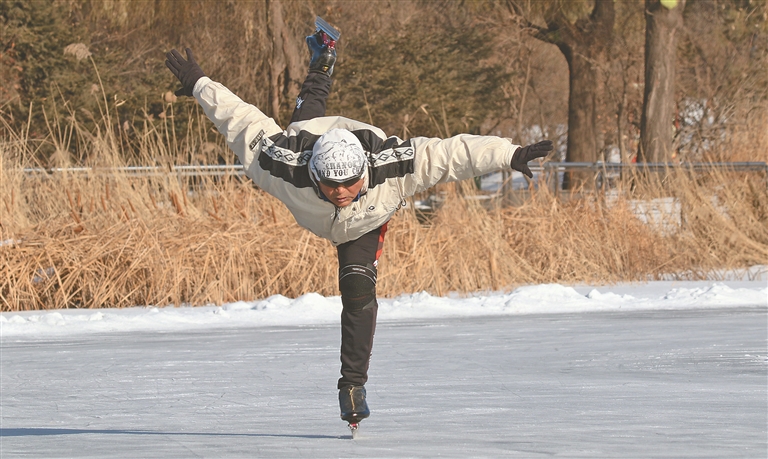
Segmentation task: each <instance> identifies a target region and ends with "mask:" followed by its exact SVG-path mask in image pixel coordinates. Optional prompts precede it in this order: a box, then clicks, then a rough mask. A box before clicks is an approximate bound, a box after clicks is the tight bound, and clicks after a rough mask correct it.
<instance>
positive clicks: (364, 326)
mask: <svg viewBox="0 0 768 459" xmlns="http://www.w3.org/2000/svg"><path fill="white" fill-rule="evenodd" d="M330 89H331V78H330V77H329V76H327V75H325V74H322V73H310V74H309V75H307V78H306V80H304V84H303V85H302V86H301V92H300V93H299V97H298V98H297V99H296V108H295V109H294V112H293V116H292V117H291V122H292V123H293V122H296V121H306V120H309V119H312V118H316V117H320V116H325V109H326V100H327V99H328V94H329V92H330ZM386 231H387V225H386V224H384V225H383V226H382V227H380V228H377V229H375V230H373V231H371V232H369V233H367V234H364V235H363V236H361V237H360V238H358V239H356V240H354V241H349V242H347V243H344V244H341V245H340V246H338V247H337V254H338V257H339V290H341V299H342V303H343V304H344V308H343V309H342V311H341V378H340V379H339V383H338V387H339V389H341V388H342V387H344V386H349V385H363V384H365V382H366V381H367V380H368V366H369V363H370V360H371V350H372V349H373V335H374V332H375V331H376V313H377V311H378V307H379V305H378V303H377V301H376V275H377V264H378V259H379V255H381V249H382V246H383V244H384V234H385V233H386Z"/></svg>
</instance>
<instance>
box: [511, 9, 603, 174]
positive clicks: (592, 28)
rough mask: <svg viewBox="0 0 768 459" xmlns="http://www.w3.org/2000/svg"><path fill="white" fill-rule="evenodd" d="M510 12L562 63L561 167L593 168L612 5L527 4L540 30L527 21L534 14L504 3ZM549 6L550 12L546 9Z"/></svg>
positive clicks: (596, 148) (596, 149)
mask: <svg viewBox="0 0 768 459" xmlns="http://www.w3.org/2000/svg"><path fill="white" fill-rule="evenodd" d="M508 5H509V6H510V8H511V9H512V10H513V11H514V12H515V13H516V14H518V15H519V16H520V17H521V18H523V23H524V26H526V27H528V28H529V29H530V30H531V31H532V32H533V36H534V37H536V38H538V39H539V40H542V41H545V42H548V43H552V44H554V45H556V46H557V47H558V49H560V51H561V52H562V53H563V55H564V56H565V60H566V61H567V62H568V70H569V83H570V89H569V97H568V150H567V153H566V157H565V158H566V161H571V162H581V161H585V162H593V161H595V160H596V159H597V155H598V151H599V146H598V138H599V135H598V130H597V111H598V99H599V98H598V93H599V91H600V88H599V87H598V82H599V81H600V79H599V78H598V65H597V63H599V62H600V61H601V60H602V59H603V58H604V53H605V50H606V49H607V47H608V45H609V44H610V43H611V40H612V37H613V25H614V20H615V11H614V4H613V0H595V1H594V4H593V5H592V6H591V9H590V8H589V2H549V3H533V5H535V6H538V7H539V8H543V9H542V10H540V11H538V14H540V15H541V17H542V18H543V20H544V22H545V23H546V27H542V26H538V25H536V24H535V23H534V22H533V21H531V20H529V19H527V18H529V17H531V16H532V15H533V14H534V13H535V12H534V11H533V10H532V9H531V7H524V6H523V5H521V3H519V2H517V1H513V0H510V1H509V3H508ZM553 5H554V8H552V6H553ZM585 179H586V177H581V176H580V175H579V176H577V175H576V174H570V175H569V176H567V177H566V180H565V182H564V183H563V186H564V187H565V188H574V187H578V186H580V185H581V184H582V183H583V181H584V180H585Z"/></svg>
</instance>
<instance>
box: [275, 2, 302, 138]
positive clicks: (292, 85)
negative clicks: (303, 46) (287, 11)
mask: <svg viewBox="0 0 768 459" xmlns="http://www.w3.org/2000/svg"><path fill="white" fill-rule="evenodd" d="M283 16H284V15H283V4H282V2H281V1H280V0H267V36H268V37H269V43H270V47H271V52H270V56H269V111H270V113H268V115H269V116H271V117H272V118H274V119H275V121H276V122H277V123H278V124H281V120H280V118H281V117H280V105H281V103H282V101H283V100H285V99H286V98H288V99H289V100H293V99H294V98H295V97H296V96H297V95H298V94H299V89H300V88H301V82H302V80H303V76H304V74H305V73H306V69H304V68H303V67H302V65H301V58H300V57H299V47H298V46H297V39H296V37H293V36H292V35H291V33H290V31H289V30H288V28H287V27H286V24H285V21H284V20H283Z"/></svg>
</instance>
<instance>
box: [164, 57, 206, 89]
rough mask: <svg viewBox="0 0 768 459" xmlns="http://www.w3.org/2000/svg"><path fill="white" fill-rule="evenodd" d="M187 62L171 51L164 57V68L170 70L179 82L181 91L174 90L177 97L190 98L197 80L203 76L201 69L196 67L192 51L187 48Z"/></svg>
mask: <svg viewBox="0 0 768 459" xmlns="http://www.w3.org/2000/svg"><path fill="white" fill-rule="evenodd" d="M186 51H187V60H184V58H183V57H181V54H180V53H179V52H178V51H176V50H175V49H172V50H171V52H169V53H167V54H166V55H165V66H166V67H168V68H169V69H171V72H173V74H174V75H175V76H176V78H178V79H179V81H181V89H178V90H176V92H175V93H174V94H176V95H177V96H192V89H194V88H195V83H197V80H199V79H200V78H202V77H204V76H205V73H203V69H201V68H200V66H199V65H197V61H195V55H194V54H192V50H191V49H189V48H187V49H186Z"/></svg>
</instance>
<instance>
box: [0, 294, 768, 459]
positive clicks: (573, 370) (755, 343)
mask: <svg viewBox="0 0 768 459" xmlns="http://www.w3.org/2000/svg"><path fill="white" fill-rule="evenodd" d="M767 318H768V315H767V312H766V308H765V305H764V304H756V305H755V306H753V307H750V306H746V307H727V308H706V309H696V308H692V309H684V310H639V311H607V312H605V311H604V312H600V311H598V312H578V313H550V314H523V315H502V316H492V317H489V316H467V317H453V318H445V317H443V318H440V317H435V318H426V319H401V320H391V321H387V320H384V321H382V322H381V323H380V324H379V328H378V330H377V335H376V343H375V346H374V355H373V360H372V365H371V373H370V378H371V379H370V381H369V383H368V385H367V388H368V399H369V404H370V406H371V410H372V414H371V417H370V418H369V419H368V420H366V421H364V422H363V423H362V427H361V436H360V438H358V439H357V440H354V441H353V440H351V439H350V436H349V433H348V431H347V429H346V425H345V423H343V422H342V421H341V420H339V419H338V403H337V399H336V397H337V393H336V390H335V382H336V379H337V377H338V376H337V375H338V342H339V331H338V326H337V325H335V324H326V323H319V324H314V325H312V324H310V325H289V326H271V327H256V326H242V327H229V328H216V327H208V328H200V329H189V330H178V329H175V330H170V331H162V330H161V331H158V330H132V331H117V332H91V333H69V334H62V335H53V336H49V335H47V334H44V333H36V334H19V335H11V336H8V337H3V340H2V350H1V352H2V354H1V356H2V375H1V377H0V388H1V389H2V400H1V401H0V402H1V406H2V418H1V419H2V431H1V433H0V435H1V436H0V448H1V450H0V456H1V457H2V458H3V459H6V458H24V457H34V458H53V457H78V458H81V457H82V458H105V457H110V458H136V457H147V458H149V457H157V458H197V457H210V458H221V457H227V458H255V457H307V458H325V457H350V458H364V457H391V458H400V457H455V458H467V457H487V458H498V457H526V458H530V457H550V456H560V457H584V458H595V457H611V458H615V457H638V458H649V457H664V458H672V457H692V458H700V457H721V458H734V457H750V458H765V457H767V456H768V449H767V448H768V446H767V445H768V440H767V436H766V435H767V434H766V423H767V419H766V416H767V413H768V392H767V391H766V387H767V386H766V384H767V383H768V350H767V349H766V342H767V341H766V339H767V336H766V334H767V331H766V330H767V328H768V327H767V325H768V322H767Z"/></svg>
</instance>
